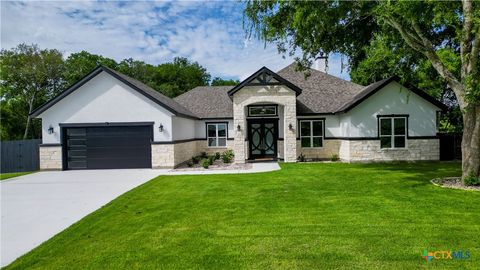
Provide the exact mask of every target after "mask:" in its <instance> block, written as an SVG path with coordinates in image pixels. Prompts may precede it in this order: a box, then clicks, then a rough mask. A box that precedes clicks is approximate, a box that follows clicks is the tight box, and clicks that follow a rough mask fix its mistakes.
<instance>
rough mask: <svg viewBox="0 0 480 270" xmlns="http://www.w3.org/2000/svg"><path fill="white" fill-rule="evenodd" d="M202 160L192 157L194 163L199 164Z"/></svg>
mask: <svg viewBox="0 0 480 270" xmlns="http://www.w3.org/2000/svg"><path fill="white" fill-rule="evenodd" d="M201 159H202V158H201V157H192V163H193V164H198V163H199V162H200V160H201Z"/></svg>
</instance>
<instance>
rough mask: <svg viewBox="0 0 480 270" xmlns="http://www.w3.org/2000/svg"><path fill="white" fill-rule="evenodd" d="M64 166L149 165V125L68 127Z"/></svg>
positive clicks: (122, 166)
mask: <svg viewBox="0 0 480 270" xmlns="http://www.w3.org/2000/svg"><path fill="white" fill-rule="evenodd" d="M63 134H64V142H65V144H64V145H65V148H64V149H65V152H66V153H65V154H66V156H65V159H66V160H65V161H66V166H65V169H68V170H74V169H119V168H151V167H152V161H151V156H152V154H151V139H152V126H95V127H68V128H65V129H64V130H63Z"/></svg>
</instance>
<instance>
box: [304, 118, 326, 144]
mask: <svg viewBox="0 0 480 270" xmlns="http://www.w3.org/2000/svg"><path fill="white" fill-rule="evenodd" d="M302 122H306V123H310V135H307V136H303V135H302ZM313 122H321V123H322V135H321V136H318V135H317V136H313ZM298 127H299V129H298V138H299V140H300V147H301V148H309V149H321V148H323V147H324V141H325V118H320V119H318V118H317V119H299V120H298ZM302 138H310V146H307V147H304V146H302ZM313 138H321V142H322V146H317V147H314V146H313Z"/></svg>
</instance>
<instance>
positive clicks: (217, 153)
mask: <svg viewBox="0 0 480 270" xmlns="http://www.w3.org/2000/svg"><path fill="white" fill-rule="evenodd" d="M219 159H220V152H216V153H215V160H219Z"/></svg>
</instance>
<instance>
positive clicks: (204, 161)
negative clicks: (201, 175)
mask: <svg viewBox="0 0 480 270" xmlns="http://www.w3.org/2000/svg"><path fill="white" fill-rule="evenodd" d="M208 166H210V160H208V159H206V158H205V159H202V167H203V168H205V169H208Z"/></svg>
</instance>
